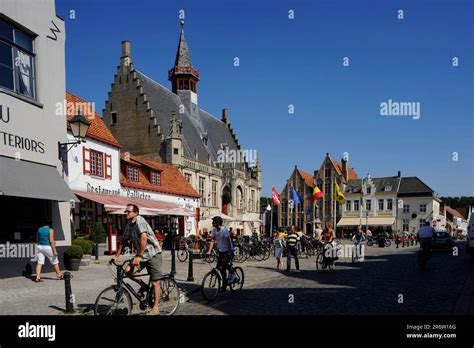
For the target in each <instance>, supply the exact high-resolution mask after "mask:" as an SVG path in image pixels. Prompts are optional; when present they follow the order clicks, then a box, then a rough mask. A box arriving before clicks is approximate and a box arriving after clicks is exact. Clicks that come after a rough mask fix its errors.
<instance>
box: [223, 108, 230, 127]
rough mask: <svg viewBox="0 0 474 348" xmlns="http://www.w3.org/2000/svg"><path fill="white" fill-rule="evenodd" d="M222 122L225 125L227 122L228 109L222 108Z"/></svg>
mask: <svg viewBox="0 0 474 348" xmlns="http://www.w3.org/2000/svg"><path fill="white" fill-rule="evenodd" d="M222 122H224V123H225V124H226V125H228V124H229V110H227V109H222Z"/></svg>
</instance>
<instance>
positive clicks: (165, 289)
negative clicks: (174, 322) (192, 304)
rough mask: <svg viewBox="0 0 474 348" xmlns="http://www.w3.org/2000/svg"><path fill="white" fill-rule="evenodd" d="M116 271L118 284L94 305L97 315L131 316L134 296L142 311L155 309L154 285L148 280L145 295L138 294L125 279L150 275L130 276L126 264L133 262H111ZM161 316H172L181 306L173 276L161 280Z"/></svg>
mask: <svg viewBox="0 0 474 348" xmlns="http://www.w3.org/2000/svg"><path fill="white" fill-rule="evenodd" d="M111 264H113V265H114V266H115V267H116V269H117V275H116V282H117V283H116V284H115V285H112V286H109V287H107V288H105V289H104V290H102V291H101V293H100V294H99V296H97V299H96V301H95V304H94V314H95V315H131V314H132V307H133V302H132V296H131V295H133V297H135V298H136V299H137V300H138V303H139V307H140V309H141V310H142V311H147V310H149V309H151V308H152V307H153V303H154V301H155V291H154V289H153V284H152V283H151V281H150V280H148V284H147V289H146V291H145V292H144V293H140V292H137V291H135V290H134V289H133V287H132V286H131V285H130V284H129V283H127V282H125V279H131V278H132V277H142V276H147V275H148V274H136V275H132V276H129V275H127V273H126V272H125V269H126V268H127V267H126V264H131V260H127V261H125V262H124V263H123V264H121V265H120V264H117V263H115V262H111ZM160 288H161V295H160V315H172V314H174V312H176V310H177V309H178V306H179V299H180V295H179V287H178V284H177V283H176V281H175V280H174V276H173V275H172V274H166V275H163V276H162V278H161V279H160Z"/></svg>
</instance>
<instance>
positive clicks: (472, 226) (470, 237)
mask: <svg viewBox="0 0 474 348" xmlns="http://www.w3.org/2000/svg"><path fill="white" fill-rule="evenodd" d="M466 246H467V252H468V253H469V254H470V255H471V256H472V257H474V212H471V218H470V219H469V224H468V225H467V243H466Z"/></svg>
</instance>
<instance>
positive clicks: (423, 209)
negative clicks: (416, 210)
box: [420, 204, 426, 213]
mask: <svg viewBox="0 0 474 348" xmlns="http://www.w3.org/2000/svg"><path fill="white" fill-rule="evenodd" d="M420 213H426V204H420Z"/></svg>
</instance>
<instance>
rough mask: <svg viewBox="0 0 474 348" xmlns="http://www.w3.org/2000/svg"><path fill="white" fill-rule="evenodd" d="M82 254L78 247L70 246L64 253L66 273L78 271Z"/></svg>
mask: <svg viewBox="0 0 474 348" xmlns="http://www.w3.org/2000/svg"><path fill="white" fill-rule="evenodd" d="M83 254H84V252H83V251H82V248H81V247H80V246H79V245H71V246H70V247H69V248H67V249H66V251H65V252H64V266H65V267H66V269H67V270H68V271H78V270H79V265H80V264H81V259H82V255H83Z"/></svg>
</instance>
